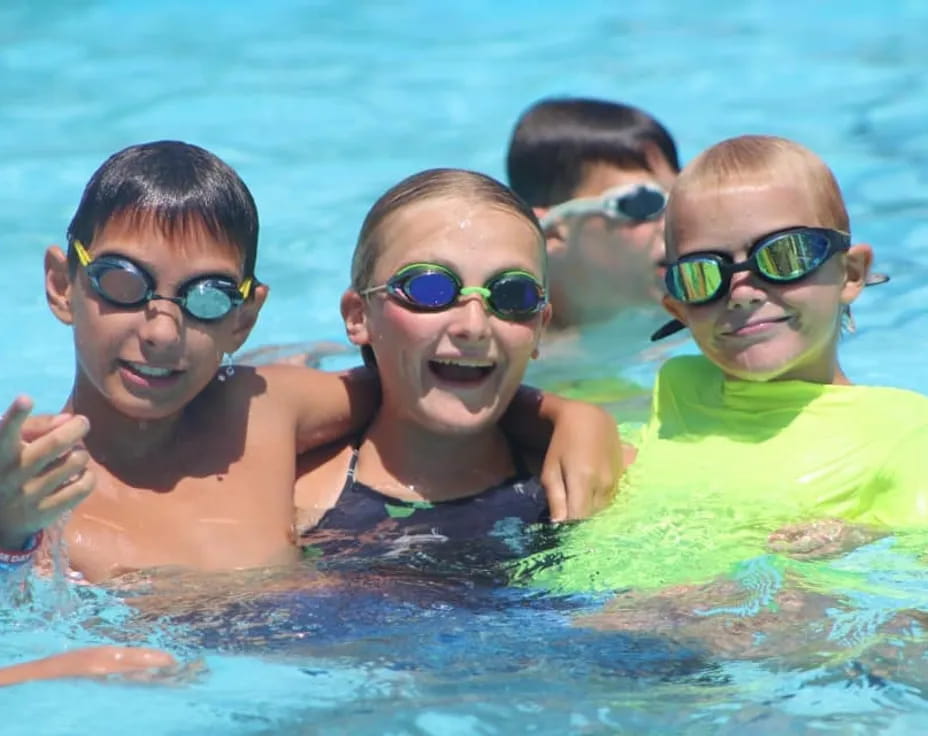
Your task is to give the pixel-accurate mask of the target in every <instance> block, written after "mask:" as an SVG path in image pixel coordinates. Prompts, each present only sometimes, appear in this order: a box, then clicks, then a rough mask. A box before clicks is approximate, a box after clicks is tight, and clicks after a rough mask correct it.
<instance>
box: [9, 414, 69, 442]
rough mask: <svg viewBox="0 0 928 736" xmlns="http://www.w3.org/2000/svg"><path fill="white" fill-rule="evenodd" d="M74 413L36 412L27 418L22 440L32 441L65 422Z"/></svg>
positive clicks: (23, 426) (24, 423)
mask: <svg viewBox="0 0 928 736" xmlns="http://www.w3.org/2000/svg"><path fill="white" fill-rule="evenodd" d="M72 416H73V415H72V414H36V415H33V416H30V417H27V418H26V421H25V422H23V425H22V431H21V435H22V440H23V441H24V442H32V441H33V440H36V439H38V438H39V437H41V436H42V435H43V434H46V433H47V432H50V431H51V430H53V429H54V428H55V427H58V426H60V425H62V424H64V423H65V422H66V421H68V419H70V418H71V417H72Z"/></svg>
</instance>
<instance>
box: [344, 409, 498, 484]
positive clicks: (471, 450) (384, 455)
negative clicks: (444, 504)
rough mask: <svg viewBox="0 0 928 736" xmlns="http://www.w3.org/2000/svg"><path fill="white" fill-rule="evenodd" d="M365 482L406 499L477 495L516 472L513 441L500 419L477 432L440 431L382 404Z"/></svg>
mask: <svg viewBox="0 0 928 736" xmlns="http://www.w3.org/2000/svg"><path fill="white" fill-rule="evenodd" d="M358 467H359V475H360V477H361V478H362V479H363V480H364V482H365V483H368V484H369V485H372V486H374V487H376V488H377V489H378V490H380V491H382V492H384V493H386V494H387V495H394V496H396V497H397V498H403V499H405V500H420V499H421V500H425V501H443V500H448V499H452V498H464V497H467V496H472V495H476V494H477V493H480V492H481V491H483V490H484V489H486V488H488V487H490V486H492V485H494V484H496V483H499V482H501V481H502V480H504V479H505V478H507V477H509V476H511V475H512V474H513V472H514V470H515V468H514V467H513V462H512V457H511V452H510V449H509V442H508V440H507V439H506V437H505V435H504V434H503V433H502V431H501V430H500V429H499V427H498V426H497V425H495V424H493V425H491V426H489V427H488V428H486V429H485V430H481V431H478V432H476V433H474V434H447V433H444V434H443V433H440V432H437V431H434V430H431V429H428V428H426V427H423V426H422V425H421V424H418V423H416V422H414V421H412V420H409V419H405V418H398V417H395V416H390V415H389V413H388V412H387V411H384V410H381V411H380V412H379V413H378V415H377V417H376V418H375V419H374V422H373V424H371V426H370V429H369V430H368V431H367V433H366V435H365V437H364V441H363V443H362V445H361V449H360V451H359V457H358Z"/></svg>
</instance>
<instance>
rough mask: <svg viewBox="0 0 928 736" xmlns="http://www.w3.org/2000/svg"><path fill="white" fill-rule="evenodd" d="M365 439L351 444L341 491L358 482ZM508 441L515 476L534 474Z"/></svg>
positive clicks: (513, 443)
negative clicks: (359, 464)
mask: <svg viewBox="0 0 928 736" xmlns="http://www.w3.org/2000/svg"><path fill="white" fill-rule="evenodd" d="M363 440H364V435H363V434H360V435H358V436H357V437H356V438H355V440H354V443H353V444H352V446H351V458H350V459H349V460H348V469H347V470H346V471H345V482H344V484H343V485H342V490H341V493H339V497H341V495H342V494H343V493H345V492H346V491H347V490H348V489H349V488H351V486H353V485H354V484H355V483H356V482H357V472H358V451H359V450H360V448H361V442H362V441H363ZM506 443H507V444H508V445H509V455H510V457H511V458H512V465H513V467H514V468H515V471H516V472H515V477H516V478H518V479H522V478H528V477H530V476H531V475H532V471H531V470H530V469H529V467H528V464H527V463H526V462H525V458H524V457H523V456H522V452H521V451H520V450H519V448H518V447H517V446H516V444H515V442H513V441H512V438H511V437H510V436H509V435H508V434H507V435H506Z"/></svg>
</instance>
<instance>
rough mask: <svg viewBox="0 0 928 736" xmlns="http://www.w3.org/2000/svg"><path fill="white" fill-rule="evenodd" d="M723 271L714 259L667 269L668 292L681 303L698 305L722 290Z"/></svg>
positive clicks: (704, 259) (681, 264)
mask: <svg viewBox="0 0 928 736" xmlns="http://www.w3.org/2000/svg"><path fill="white" fill-rule="evenodd" d="M722 282H723V278H722V270H721V269H720V268H719V262H718V261H716V260H715V259H712V258H698V259H693V260H691V261H681V262H680V263H676V264H674V265H673V266H671V267H670V268H668V269H667V290H668V291H669V292H670V293H671V294H672V295H673V296H674V297H675V298H676V299H679V300H680V301H681V302H688V303H690V304H698V303H699V302H705V301H708V300H709V299H711V298H712V297H713V296H714V295H715V294H717V293H718V292H719V291H720V290H721V288H722Z"/></svg>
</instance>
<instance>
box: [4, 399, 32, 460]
mask: <svg viewBox="0 0 928 736" xmlns="http://www.w3.org/2000/svg"><path fill="white" fill-rule="evenodd" d="M30 411H32V400H31V399H29V398H28V397H27V396H17V397H16V398H15V399H13V403H12V404H10V406H9V408H7V410H6V412H4V414H3V416H2V417H0V469H2V468H4V467H6V466H7V465H8V464H9V463H10V461H11V460H12V459H13V458H14V457H15V456H16V453H18V452H19V442H20V435H21V431H22V426H23V422H25V421H26V417H28V416H29V412H30Z"/></svg>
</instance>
